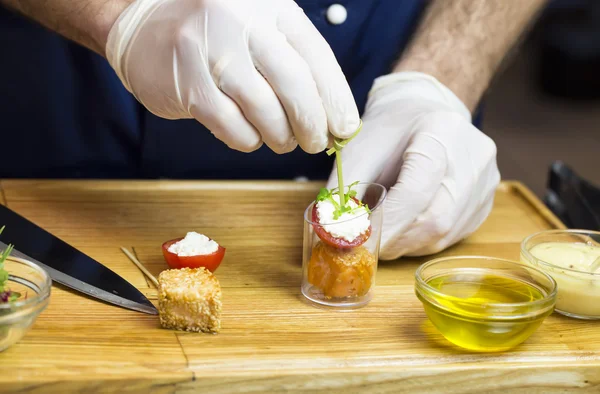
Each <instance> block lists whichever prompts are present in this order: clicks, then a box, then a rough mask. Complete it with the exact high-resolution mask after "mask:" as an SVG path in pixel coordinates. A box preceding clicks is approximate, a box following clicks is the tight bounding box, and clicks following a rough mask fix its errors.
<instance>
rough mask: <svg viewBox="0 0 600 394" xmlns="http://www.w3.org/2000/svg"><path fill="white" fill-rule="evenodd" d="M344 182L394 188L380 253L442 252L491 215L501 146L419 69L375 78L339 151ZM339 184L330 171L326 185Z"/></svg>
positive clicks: (385, 255)
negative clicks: (357, 124) (356, 130)
mask: <svg viewBox="0 0 600 394" xmlns="http://www.w3.org/2000/svg"><path fill="white" fill-rule="evenodd" d="M342 165H343V171H344V180H345V182H347V183H350V182H353V181H361V182H377V183H381V184H382V185H384V186H385V187H386V188H389V191H388V195H387V198H386V201H385V203H384V206H383V209H384V219H383V231H382V238H381V250H380V257H381V258H382V259H383V260H390V259H395V258H398V257H401V256H421V255H427V254H432V253H437V252H439V251H441V250H443V249H445V248H447V247H448V246H451V245H453V244H454V243H456V242H458V241H460V240H462V239H463V238H465V237H467V236H468V235H470V234H471V233H473V232H474V231H475V230H476V229H477V228H479V226H480V225H481V224H482V223H483V221H484V220H485V219H486V218H487V216H488V215H489V213H490V211H491V209H492V205H493V201H494V195H495V191H496V187H497V186H498V184H499V181H500V173H499V171H498V167H497V164H496V145H495V144H494V142H493V141H492V140H491V139H490V138H489V137H487V136H486V135H484V134H483V133H482V132H481V131H479V130H478V129H477V128H476V127H475V126H473V125H472V124H471V114H470V112H469V111H468V109H467V108H466V107H465V106H464V104H463V103H462V102H461V101H460V100H459V99H458V97H456V96H455V95H454V93H452V92H451V91H450V90H449V89H447V88H446V87H445V86H443V85H442V84H441V83H440V82H438V81H437V80H435V79H434V78H433V77H430V76H428V75H425V74H421V73H414V72H404V73H396V74H390V75H387V76H384V77H380V78H378V79H377V80H376V81H375V83H374V85H373V88H372V90H371V93H370V96H369V100H368V102H367V107H366V110H365V114H364V116H363V129H362V131H361V132H360V134H358V135H357V136H356V137H355V138H354V139H353V140H352V141H350V142H349V143H348V145H347V146H346V147H345V148H344V149H343V151H342ZM336 185H337V176H336V172H335V171H333V172H332V174H331V176H330V179H329V182H328V187H329V188H332V187H335V186H336Z"/></svg>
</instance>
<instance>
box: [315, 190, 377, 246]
mask: <svg viewBox="0 0 600 394" xmlns="http://www.w3.org/2000/svg"><path fill="white" fill-rule="evenodd" d="M331 198H332V199H333V200H335V202H336V203H338V204H339V201H340V196H339V195H338V194H337V193H336V194H333V195H332V196H331ZM347 205H348V206H349V207H351V208H352V211H351V212H344V213H343V214H342V215H340V217H339V218H337V219H334V215H333V214H334V211H335V205H333V203H332V202H331V201H329V200H324V201H319V202H317V215H318V218H319V224H321V225H323V229H324V230H325V231H327V232H328V233H329V234H331V235H332V236H333V237H335V238H340V239H344V240H346V241H348V242H352V241H354V240H355V239H356V238H358V237H359V236H360V235H362V234H364V233H366V232H367V230H368V229H369V226H370V225H371V221H370V220H369V215H368V212H367V210H366V208H365V207H364V206H362V207H358V204H357V203H356V202H355V201H354V200H352V199H350V201H348V202H347ZM357 207H358V208H357ZM355 208H356V209H355Z"/></svg>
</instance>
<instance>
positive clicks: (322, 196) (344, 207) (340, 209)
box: [317, 120, 371, 220]
mask: <svg viewBox="0 0 600 394" xmlns="http://www.w3.org/2000/svg"><path fill="white" fill-rule="evenodd" d="M361 129H362V120H361V121H360V124H359V125H358V129H357V130H356V132H355V133H354V134H352V136H350V138H347V139H345V140H343V139H340V138H337V137H336V138H334V139H333V147H332V148H331V149H329V150H328V151H327V154H328V155H329V156H331V155H332V154H334V153H335V161H336V167H337V177H338V191H337V194H338V196H339V200H340V201H339V203H338V202H337V201H335V200H334V199H333V194H334V193H333V192H332V191H331V190H329V189H326V188H322V189H321V190H320V191H319V194H318V195H317V201H325V200H328V201H329V202H331V203H332V204H333V206H334V207H335V209H334V211H333V218H334V219H335V220H337V219H339V218H340V216H342V215H343V214H344V213H346V212H354V211H356V210H358V209H360V208H365V209H366V210H367V212H368V213H371V211H370V210H369V207H368V206H367V205H364V204H363V203H362V202H361V201H359V202H358V206H357V207H355V208H351V207H350V206H349V205H348V202H349V201H350V200H351V199H352V198H353V197H356V190H352V187H354V186H356V185H357V184H358V183H359V182H358V181H356V182H354V183H352V184H350V185H349V186H348V188H347V191H346V189H345V188H344V177H343V174H342V149H344V147H345V146H346V145H347V144H348V142H350V141H351V140H352V139H353V138H354V137H356V136H357V135H358V133H360V130H361Z"/></svg>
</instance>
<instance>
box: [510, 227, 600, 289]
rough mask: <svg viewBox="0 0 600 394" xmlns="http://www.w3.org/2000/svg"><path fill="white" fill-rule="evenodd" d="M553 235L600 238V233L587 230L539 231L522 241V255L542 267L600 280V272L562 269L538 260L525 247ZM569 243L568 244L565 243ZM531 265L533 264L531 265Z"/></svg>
mask: <svg viewBox="0 0 600 394" xmlns="http://www.w3.org/2000/svg"><path fill="white" fill-rule="evenodd" d="M551 234H556V235H566V234H583V235H586V234H594V235H597V236H598V237H600V231H594V230H585V229H576V228H575V229H551V230H542V231H538V232H536V233H533V234H530V235H528V236H527V237H525V238H524V239H523V240H522V241H521V253H523V254H524V255H525V256H526V257H527V259H528V261H530V262H536V263H538V264H539V265H542V266H547V267H549V268H553V269H559V270H562V271H569V272H574V273H577V274H582V275H589V276H591V277H598V278H600V272H590V271H579V270H576V269H573V268H566V267H561V266H559V265H554V264H552V263H549V262H547V261H544V260H542V259H538V258H537V257H535V256H533V255H532V254H531V252H530V251H529V249H526V248H525V245H526V244H527V243H528V242H529V241H531V240H532V239H533V238H535V237H539V236H541V235H551ZM565 243H567V242H565ZM530 264H531V263H530Z"/></svg>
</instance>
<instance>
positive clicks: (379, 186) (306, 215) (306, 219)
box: [304, 182, 387, 227]
mask: <svg viewBox="0 0 600 394" xmlns="http://www.w3.org/2000/svg"><path fill="white" fill-rule="evenodd" d="M357 185H366V186H377V187H378V188H380V189H381V190H382V194H381V197H380V198H379V201H378V202H377V204H376V205H375V206H374V207H373V208H369V209H370V211H371V213H368V212H366V211H365V213H363V214H360V215H358V216H354V217H353V218H350V219H345V220H341V221H337V222H335V223H327V224H321V223H318V222H313V221H312V219H309V216H312V212H310V211H312V207H313V205H314V204H315V202H316V201H317V200H316V199H315V200H312V201H311V203H310V204H308V206H307V207H306V209H305V210H304V221H305V222H306V223H308V224H312V225H316V226H322V227H327V226H331V225H337V224H340V223H346V222H349V221H352V220H356V219H358V218H360V217H363V216H365V215H371V214H372V213H373V212H375V211H376V210H377V209H379V208H381V206H382V205H383V203H384V201H385V199H386V197H387V189H386V188H385V186H383V185H382V184H380V183H375V182H359V183H357ZM338 189H339V187H336V188H334V189H331V190H332V191H335V190H338ZM309 214H310V215H309Z"/></svg>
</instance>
